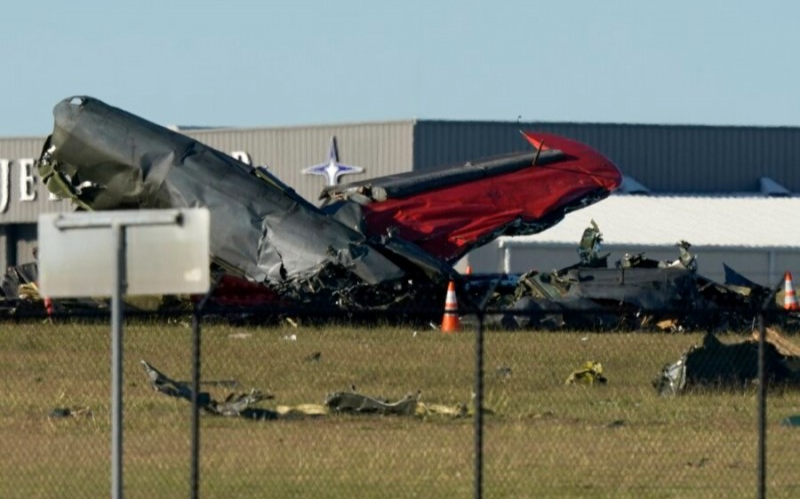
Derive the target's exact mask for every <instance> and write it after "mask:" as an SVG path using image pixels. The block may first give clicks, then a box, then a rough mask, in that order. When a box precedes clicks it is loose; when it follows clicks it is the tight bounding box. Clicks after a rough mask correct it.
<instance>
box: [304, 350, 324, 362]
mask: <svg viewBox="0 0 800 499" xmlns="http://www.w3.org/2000/svg"><path fill="white" fill-rule="evenodd" d="M321 359H322V352H314V353H312V354H311V355H309V356H308V357H306V358H305V361H306V362H319V361H320V360H321Z"/></svg>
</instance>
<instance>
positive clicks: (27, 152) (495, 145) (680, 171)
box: [0, 120, 800, 275]
mask: <svg viewBox="0 0 800 499" xmlns="http://www.w3.org/2000/svg"><path fill="white" fill-rule="evenodd" d="M175 128H176V129H177V130H178V131H180V132H182V133H185V134H186V135H189V136H191V137H193V138H195V139H197V140H199V141H201V142H204V143H206V144H208V145H210V146H211V147H214V148H216V149H219V150H221V151H224V152H227V153H229V154H231V155H233V156H235V157H237V158H239V159H241V160H242V161H245V162H249V163H251V164H253V165H266V166H267V167H268V168H270V170H271V171H272V172H273V173H275V174H276V175H277V176H278V177H280V178H281V179H282V180H283V181H284V182H285V183H286V184H288V185H290V186H292V187H293V188H295V190H297V192H298V193H299V194H301V195H302V196H304V197H306V198H307V199H309V200H310V201H312V202H314V201H315V200H316V199H317V197H318V195H319V193H320V191H321V190H322V188H323V187H324V186H325V178H324V177H321V176H317V175H308V174H304V173H303V170H304V169H306V168H308V167H309V166H312V165H317V164H320V163H325V162H327V157H328V150H329V144H330V142H331V139H332V137H334V136H335V137H336V141H337V144H338V155H339V160H340V161H341V162H342V163H346V164H349V165H354V166H359V167H361V168H363V172H361V173H353V174H350V175H347V176H343V177H341V179H340V180H339V181H340V182H349V181H357V180H363V179H367V178H369V177H375V176H381V175H388V174H394V173H400V172H404V171H410V170H418V169H425V168H428V167H431V166H437V165H442V164H449V163H458V162H463V161H466V160H469V159H475V158H479V157H484V156H491V155H495V154H503V153H508V152H514V151H527V150H529V145H528V144H527V142H526V141H524V140H523V139H522V138H521V137H520V135H519V133H518V130H519V129H525V130H538V131H547V132H553V133H557V134H561V135H565V136H567V137H571V138H574V139H577V140H579V141H581V142H585V143H587V144H589V145H591V146H593V147H594V148H596V149H597V150H599V151H601V152H602V153H604V154H605V155H606V156H608V157H609V158H611V159H612V160H613V161H614V162H615V163H616V164H617V165H618V166H619V167H620V168H621V169H622V171H623V173H624V174H625V175H626V177H627V178H626V183H625V185H626V186H627V187H628V189H629V192H647V193H649V194H650V195H651V196H660V195H664V194H668V195H670V196H685V195H692V196H695V197H697V196H720V195H724V196H730V195H732V194H736V195H741V194H743V193H747V194H749V195H751V196H774V195H778V196H782V197H787V196H788V197H789V198H790V199H794V198H795V196H796V195H797V193H800V128H795V127H730V126H693V125H692V126H690V125H642V124H600V123H538V122H526V123H517V122H482V121H438V120H406V121H389V122H373V123H355V124H332V125H319V126H300V127H284V128H211V129H196V128H181V127H175ZM44 139H45V137H15V138H0V265H2V266H3V268H5V267H6V266H9V265H14V264H18V263H23V262H27V261H30V260H31V259H32V258H33V256H32V249H33V247H34V246H35V244H36V221H37V218H38V215H39V214H40V213H44V212H53V211H62V210H71V209H72V208H71V207H70V206H69V205H68V203H67V202H65V201H60V200H55V199H53V198H52V197H51V196H50V195H49V194H48V192H47V191H46V189H45V188H44V186H43V185H41V182H40V180H39V179H38V176H37V173H36V169H35V167H34V159H35V158H38V156H39V154H40V152H41V148H42V144H43V143H44ZM601 204H602V203H601ZM630 209H635V210H640V209H643V208H641V207H636V208H630ZM648 209H659V210H660V209H663V206H662V207H652V208H648ZM577 213H580V212H577ZM577 213H576V214H577ZM576 214H572V215H569V216H568V218H569V217H572V216H575V215H576ZM618 215H619V220H617V222H618V223H621V224H628V225H632V224H635V223H639V222H637V221H635V220H634V219H630V222H628V221H626V220H625V210H624V209H623V210H622V212H621V213H620V214H618ZM615 216H617V214H615ZM582 223H583V222H582ZM598 223H600V225H601V229H603V230H604V231H605V232H607V233H610V232H609V229H610V227H609V224H610V221H607V220H598ZM786 223H787V224H788V225H787V226H786V229H787V230H791V227H790V226H793V227H794V230H793V234H797V236H796V237H797V238H800V231H798V230H797V228H800V223H798V222H793V221H788V220H787V221H786ZM212 230H213V228H212ZM708 230H709V233H712V232H713V230H714V228H713V227H709V228H708ZM741 230H742V231H747V230H748V227H741ZM723 236H724V234H721V235H720V237H718V238H717V240H718V241H720V242H721V243H722V244H723V246H724V245H725V242H724V237H723ZM579 238H580V234H575V235H574V237H570V238H569V241H575V242H577V240H578V239H579ZM525 241H526V239H522V240H520V242H519V244H517V243H514V244H517V246H516V247H520V246H519V245H520V244H523V243H525ZM624 242H627V241H624ZM527 243H529V244H534V245H535V244H538V243H536V242H535V241H533V242H531V241H530V240H527ZM492 244H493V245H494V248H495V250H496V254H495V255H494V256H491V257H489V258H490V259H491V258H494V259H495V260H496V261H491V262H487V260H486V258H485V257H486V255H487V254H488V255H491V251H490V250H491V248H485V250H484V253H483V257H480V258H479V257H476V258H474V261H475V265H476V270H477V271H481V270H484V271H493V270H499V269H502V262H503V261H504V260H503V258H505V257H501V256H500V250H501V248H500V247H499V244H500V241H497V242H495V243H492ZM503 244H511V243H509V242H508V241H506V242H504V243H503ZM514 244H512V246H514ZM490 246H491V245H490ZM796 246H797V244H795V247H796ZM507 247H509V246H504V247H503V248H502V249H503V252H504V253H505V252H506V250H505V248H507ZM486 250H489V253H486ZM729 250H730V251H733V252H739V253H741V251H742V250H741V247H739V246H735V245H734V246H731V247H730V249H729ZM725 251H728V250H725ZM524 254H525V253H524V252H523V253H517V254H516V256H515V257H514V262H515V263H514V265H513V268H511V270H512V271H517V270H520V269H523V268H529V267H533V266H539V267H540V268H550V267H552V266H556V264H555V263H554V262H555V260H552V258H551V257H550V256H546V254H545V255H544V256H545V257H546V258H548V259H549V260H547V261H537V262H534V261H533V259H538V258H540V257H542V256H543V255H542V254H539V255H537V256H535V257H531V258H528V257H524ZM567 254H569V255H570V257H572V256H574V244H572V245H570V247H569V248H568V249H563V251H562V256H561V257H560V258H561V260H563V259H564V255H567ZM467 258H472V256H468V257H467ZM498 262H500V263H498ZM776 265H778V264H776ZM765 275H766V274H765Z"/></svg>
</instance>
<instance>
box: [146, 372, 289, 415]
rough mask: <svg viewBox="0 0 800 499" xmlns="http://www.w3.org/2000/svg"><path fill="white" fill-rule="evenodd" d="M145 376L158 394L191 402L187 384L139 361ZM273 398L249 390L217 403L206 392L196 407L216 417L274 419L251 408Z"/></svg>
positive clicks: (261, 410) (264, 411)
mask: <svg viewBox="0 0 800 499" xmlns="http://www.w3.org/2000/svg"><path fill="white" fill-rule="evenodd" d="M141 364H142V367H143V368H144V371H145V374H147V378H148V379H149V381H150V386H152V387H153V389H154V390H155V391H157V392H159V393H163V394H164V395H167V396H170V397H176V398H182V399H184V400H187V401H188V402H191V401H192V393H193V392H192V389H191V387H190V386H189V383H187V382H183V381H175V380H173V379H172V378H170V377H169V376H167V375H165V374H164V373H162V372H161V371H159V370H158V369H156V368H155V367H153V366H151V365H150V364H149V363H147V361H144V360H142V361H141ZM273 398H275V397H274V396H273V395H272V394H270V393H263V392H261V391H259V390H255V389H251V390H250V391H249V392H248V393H241V394H236V393H231V394H229V395H228V396H227V397H226V398H225V400H223V401H222V402H218V401H216V400H214V399H212V398H211V396H210V395H209V394H208V393H207V392H198V394H197V404H198V406H199V407H200V408H201V409H203V410H204V411H206V412H207V413H209V414H215V415H218V416H244V417H249V418H253V419H274V418H275V414H274V413H272V412H271V411H267V410H265V409H258V408H253V407H251V406H253V405H255V404H257V403H258V402H260V401H262V400H268V399H273Z"/></svg>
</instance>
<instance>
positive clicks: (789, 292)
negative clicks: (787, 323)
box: [783, 272, 800, 310]
mask: <svg viewBox="0 0 800 499" xmlns="http://www.w3.org/2000/svg"><path fill="white" fill-rule="evenodd" d="M783 290H784V295H783V308H784V310H800V305H798V304H797V297H796V296H795V295H794V285H793V284H792V274H791V272H787V273H786V275H785V276H784V277H783Z"/></svg>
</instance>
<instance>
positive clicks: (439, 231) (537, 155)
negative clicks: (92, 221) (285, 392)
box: [6, 97, 621, 310]
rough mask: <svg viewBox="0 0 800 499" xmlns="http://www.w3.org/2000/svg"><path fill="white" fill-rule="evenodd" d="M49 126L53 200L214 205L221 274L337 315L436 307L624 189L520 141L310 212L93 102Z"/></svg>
mask: <svg viewBox="0 0 800 499" xmlns="http://www.w3.org/2000/svg"><path fill="white" fill-rule="evenodd" d="M54 116H55V125H54V130H53V133H52V134H51V135H50V136H49V137H48V138H47V140H46V143H45V144H44V147H43V152H42V155H41V157H40V159H39V160H38V162H37V166H38V170H39V174H40V176H41V178H42V179H43V182H44V183H45V184H46V185H47V187H48V189H49V190H50V191H51V192H53V193H54V194H56V195H57V196H59V197H62V198H69V199H71V200H72V201H73V202H74V204H75V205H76V206H77V208H78V209H81V210H117V209H138V208H179V207H181V208H182V207H206V208H208V209H209V211H210V214H211V232H212V235H211V241H210V256H211V260H212V262H213V264H214V265H215V266H216V267H218V268H219V269H222V270H224V272H225V273H226V274H227V275H229V276H234V277H237V278H242V279H245V280H246V281H249V282H251V283H255V284H258V285H262V286H263V287H266V288H268V289H269V290H270V291H271V292H272V293H274V295H275V296H277V297H279V299H280V300H282V301H284V302H287V303H302V304H313V305H329V306H334V307H337V308H339V309H343V310H381V309H386V308H391V307H397V306H405V307H409V306H411V307H413V306H414V305H419V304H426V305H427V304H430V303H438V302H439V301H441V300H440V295H442V293H443V290H444V289H445V287H446V285H447V283H448V281H450V280H453V279H456V280H458V279H460V276H459V275H458V273H457V272H456V271H455V270H454V269H453V267H452V264H453V263H455V262H456V261H457V260H458V259H459V258H461V257H462V256H463V255H464V254H466V253H467V252H468V251H469V250H471V249H473V248H475V247H477V246H480V245H482V244H485V243H487V242H489V241H490V240H492V239H494V238H496V237H498V236H500V235H521V234H532V233H536V232H540V231H542V230H545V229H547V228H549V227H551V226H552V225H554V224H556V223H558V222H559V221H560V220H561V219H562V218H563V217H564V215H565V214H566V213H568V212H570V211H572V210H576V209H579V208H581V207H584V206H587V205H589V204H591V203H594V202H596V201H599V200H601V199H603V198H605V197H606V196H608V195H609V194H610V193H611V192H612V191H613V190H614V189H616V188H617V187H618V186H619V185H620V183H621V174H620V171H619V170H618V169H617V168H616V167H615V166H614V165H613V164H612V163H611V162H610V161H609V160H608V159H606V158H605V157H603V156H602V155H601V154H599V153H598V152H596V151H594V150H592V149H591V148H589V147H587V146H585V145H583V144H580V143H577V142H574V141H572V140H568V139H565V138H563V137H559V136H555V135H549V134H531V133H527V132H524V133H523V136H524V137H525V138H526V139H527V140H528V141H529V142H530V143H531V144H532V145H533V146H534V148H535V150H532V151H531V152H528V153H516V154H510V155H507V156H503V157H496V158H490V159H486V160H479V161H472V162H467V163H465V164H461V165H455V166H444V167H439V168H432V169H427V170H423V171H412V172H408V173H402V174H397V175H390V176H386V177H380V178H374V179H370V180H367V181H363V182H356V183H350V184H343V185H337V186H332V187H328V188H326V189H325V190H324V191H323V193H322V199H323V203H322V206H321V207H316V206H314V205H312V204H311V203H310V202H308V201H307V200H306V199H303V198H302V197H301V196H299V195H298V194H297V193H296V192H295V191H294V190H293V189H291V188H290V187H289V186H287V185H285V184H284V183H283V182H281V181H280V180H279V179H278V178H277V177H276V176H274V175H273V174H272V173H270V172H269V171H267V170H266V169H264V168H258V167H256V168H254V167H252V166H250V165H246V164H244V163H242V162H240V161H238V160H236V159H234V158H233V157H231V156H229V155H227V154H224V153H222V152H220V151H217V150H215V149H212V148H211V147H208V146H206V145H204V144H202V143H200V142H197V141H196V140H193V139H191V138H189V137H186V136H184V135H181V134H179V133H177V132H173V131H171V130H168V129H166V128H163V127H161V126H158V125H156V124H154V123H151V122H149V121H146V120H144V119H142V118H140V117H138V116H135V115H133V114H130V113H128V112H125V111H123V110H121V109H117V108H115V107H112V106H109V105H107V104H105V103H103V102H101V101H99V100H97V99H93V98H90V97H74V98H69V99H66V100H64V101H62V102H60V103H59V104H57V105H56V107H55V109H54ZM465 200H468V202H465ZM6 296H7V297H8V295H6ZM431 300H434V301H431Z"/></svg>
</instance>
